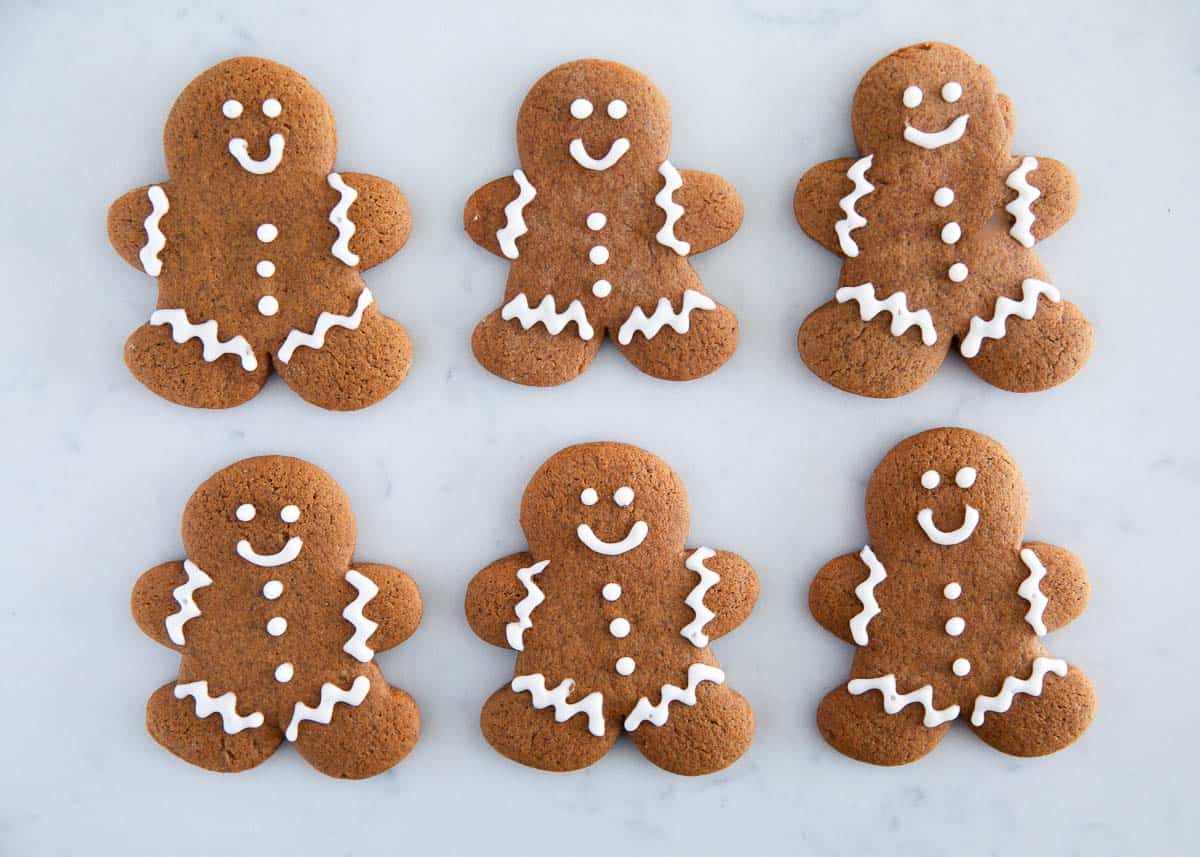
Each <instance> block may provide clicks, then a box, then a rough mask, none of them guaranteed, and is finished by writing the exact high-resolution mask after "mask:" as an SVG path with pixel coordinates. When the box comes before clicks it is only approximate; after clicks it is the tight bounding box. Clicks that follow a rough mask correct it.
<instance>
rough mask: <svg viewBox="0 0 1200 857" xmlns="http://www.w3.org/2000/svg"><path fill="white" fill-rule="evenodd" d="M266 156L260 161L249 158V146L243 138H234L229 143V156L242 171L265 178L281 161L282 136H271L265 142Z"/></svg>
mask: <svg viewBox="0 0 1200 857" xmlns="http://www.w3.org/2000/svg"><path fill="white" fill-rule="evenodd" d="M267 146H268V147H269V150H268V154H267V156H266V157H265V158H263V159H262V160H261V161H256V160H254V158H252V157H250V144H249V143H247V142H246V138H245V137H234V138H233V139H232V140H230V141H229V154H231V155H233V158H234V160H235V161H237V162H238V164H239V165H240V166H241V168H242V169H243V170H245V171H246V172H248V173H254V175H256V176H265V175H266V174H267V173H273V172H275V168H276V167H278V166H279V164H280V162H282V161H283V135H282V134H272V135H271V137H270V139H268V140H267Z"/></svg>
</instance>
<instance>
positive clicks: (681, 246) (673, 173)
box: [654, 161, 692, 256]
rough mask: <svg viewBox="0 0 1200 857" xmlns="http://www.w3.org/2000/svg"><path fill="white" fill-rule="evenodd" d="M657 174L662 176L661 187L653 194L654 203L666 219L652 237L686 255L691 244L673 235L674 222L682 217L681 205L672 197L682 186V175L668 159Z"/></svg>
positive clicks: (681, 254) (690, 248)
mask: <svg viewBox="0 0 1200 857" xmlns="http://www.w3.org/2000/svg"><path fill="white" fill-rule="evenodd" d="M658 174H659V175H660V176H662V177H663V187H662V190H660V191H659V192H658V193H657V194H656V195H655V197H654V204H655V205H657V206H658V207H659V208H661V209H662V210H663V214H665V215H666V216H667V220H666V222H665V223H664V224H663V225H662V228H661V229H659V230H658V234H657V235H655V236H654V238H655V240H656V241H658V243H659V244H662V245H664V246H666V247H670V248H671V249H672V250H674V251H675V252H676V253H678V254H679V255H680V256H686V255H687V254H688V253H690V252H691V251H692V245H691V244H689V243H688V242H686V241H681V240H679V239H678V238H676V237H675V224H676V223H678V222H679V218H681V217H683V206H682V205H680V204H679V203H677V202H676V201H675V200H674V199H673V198H672V196H673V194H674V193H675V191H677V190H679V189H680V188H681V187H683V176H681V175H679V170H677V169H675V167H674V165H673V164H672V163H671V162H670V161H663V162H662V165H661V166H660V167H659V168H658Z"/></svg>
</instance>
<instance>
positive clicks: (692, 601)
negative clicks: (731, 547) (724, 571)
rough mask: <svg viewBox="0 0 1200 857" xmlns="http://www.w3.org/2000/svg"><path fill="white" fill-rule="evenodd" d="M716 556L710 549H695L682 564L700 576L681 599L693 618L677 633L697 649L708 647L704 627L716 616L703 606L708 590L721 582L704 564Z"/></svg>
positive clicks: (719, 577)
mask: <svg viewBox="0 0 1200 857" xmlns="http://www.w3.org/2000/svg"><path fill="white" fill-rule="evenodd" d="M716 555H717V553H716V551H714V550H713V549H712V548H697V549H696V550H695V552H694V553H693V554H692V555H691V556H689V557H688V558H687V562H685V563H684V565H685V566H686V567H687V568H688V569H689V570H691V571H694V572H696V574H698V575H700V582H699V583H697V584H696V585H695V586H694V587H693V588H692V591H691V592H689V593H688V594H687V598H685V599H683V603H684V604H686V605H687V606H688V607H691V608H692V613H693V614H695V618H694V619H692V621H691V622H688V623H687V624H686V625H684V626H683V629H682V630H681V631H680V632H679V633H680V634H682V635H683V636H684V637H685V638H686V639H687V640H688V642H690V643H691V644H692V645H693V646H695V647H696V648H697V649H703V648H704V647H705V646H707V645H708V634H705V633H704V626H705V625H707V624H708V623H709V622H711V621H712V620H713V619H715V618H717V614H716V613H714V612H713V611H711V610H709V609H708V607H707V606H705V604H704V596H705V595H707V594H708V590H710V589H712V588H713V587H714V586H716V585H717V584H718V583H720V582H721V575H719V574H717V573H716V572H715V571H713V570H712V569H711V568H709V567H708V566H706V565H705V564H704V561H705V560H706V559H712V558H713V557H714V556H716Z"/></svg>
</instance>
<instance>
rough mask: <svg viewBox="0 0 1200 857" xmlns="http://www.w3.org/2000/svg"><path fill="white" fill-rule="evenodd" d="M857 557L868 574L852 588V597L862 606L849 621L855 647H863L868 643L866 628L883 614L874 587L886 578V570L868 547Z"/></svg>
mask: <svg viewBox="0 0 1200 857" xmlns="http://www.w3.org/2000/svg"><path fill="white" fill-rule="evenodd" d="M858 555H859V557H860V558H861V559H862V561H863V562H864V563H865V564H866V566H867V572H868V573H867V579H866V580H864V581H863V582H862V583H860V584H858V586H856V587H854V595H855V597H856V598H858V603H859V604H861V605H862V610H860V611H859V612H858V613H857V614H856V615H855V616H854V617H852V618H851V619H850V636H851V637H853V638H854V642H855V643H856V644H857V645H860V646H865V645H867V643H869V642H870V637H869V636H868V635H867V626H868V625H870V624H871V620H872V619H874V618H875V617H876V616H878V615H879V614H880V613H882V612H883V611H882V609H881V608H880V607H879V602H878V601H876V600H875V587H876V586H878V585H879V584H880V583H882V582H883V581H884V580H885V579H886V578H887V569H885V568H884V567H883V563H881V562H880V561H879V560H878V559H877V558H876V556H875V552H874V551H873V550H871V548H870V546H869V545H868V546H867V547H864V548H863V549H862V550H861V551H860V552H859V554H858Z"/></svg>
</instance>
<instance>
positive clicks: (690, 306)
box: [617, 289, 717, 345]
mask: <svg viewBox="0 0 1200 857" xmlns="http://www.w3.org/2000/svg"><path fill="white" fill-rule="evenodd" d="M716 308H717V305H716V303H715V302H714V301H713V299H712V298H710V297H709V296H708V295H706V294H704V293H703V292H698V291H696V290H695V289H688V290H687V291H685V292H684V293H683V304H682V305H681V307H680V309H679V312H675V310H674V309H672V307H671V302H670V301H669V300H667V299H666V298H659V299H658V306H656V307H655V308H654V314H653V315H651V316H650V317H649V318H647V317H646V314H645V313H644V312H642V308H641V307H640V306H635V307H634V308H633V312H631V313H630V314H629V318H627V319H625V323H624V324H622V325H621V329H620V330H619V331H618V332H617V342H619V343H621V344H622V345H628V344H629V343H631V342H633V335H634V334H635V333H638V332H639V331H640V332H641V334H642V335H643V336H645V337H646V338H647V339H653V338H654V337H655V336H657V335H658V332H659V331H660V330H662V329H663V328H664V327H670V328H671V329H672V330H674V331H675V332H676V333H680V334H682V333H687V332H688V331H689V330H690V329H691V318H690V316H689V314H690V313H691V311H692V310H694V309H705V310H714V309H716Z"/></svg>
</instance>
